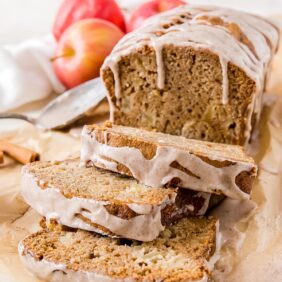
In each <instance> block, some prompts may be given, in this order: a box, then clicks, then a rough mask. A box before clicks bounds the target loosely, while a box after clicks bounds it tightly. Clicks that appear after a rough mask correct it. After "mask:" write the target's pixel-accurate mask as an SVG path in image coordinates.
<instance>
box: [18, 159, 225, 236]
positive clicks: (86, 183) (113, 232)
mask: <svg viewBox="0 0 282 282" xmlns="http://www.w3.org/2000/svg"><path fill="white" fill-rule="evenodd" d="M22 195H23V198H24V199H25V201H26V202H27V203H28V204H29V205H30V206H31V207H32V208H34V209H35V210H36V211H37V212H38V213H40V214H41V215H42V216H44V217H46V218H47V219H55V220H57V221H58V222H59V223H60V224H63V225H66V226H69V227H73V228H81V229H85V230H88V231H95V232H98V233H101V234H104V235H108V236H110V237H123V238H129V239H136V240H140V241H151V240H153V239H155V238H156V237H157V236H158V235H159V233H160V232H161V231H162V230H164V228H165V227H166V226H170V225H172V224H175V223H176V222H177V221H179V220H180V219H182V218H184V217H187V216H189V215H194V216H195V215H203V214H204V213H205V212H206V211H207V209H208V207H209V202H210V194H207V193H197V192H193V191H190V190H187V189H177V188H168V189H163V188H155V187H153V188H150V187H146V186H145V185H142V184H139V183H138V182H137V181H136V180H135V179H133V178H129V177H125V176H122V175H119V174H116V173H111V172H108V171H105V170H102V169H97V168H95V167H90V168H85V167H83V166H81V165H80V162H79V160H67V161H64V162H35V163H31V164H29V165H27V166H26V167H25V168H24V169H23V180H22ZM218 200H220V198H215V199H213V200H212V201H211V202H212V204H213V205H214V204H216V203H215V202H217V201H218Z"/></svg>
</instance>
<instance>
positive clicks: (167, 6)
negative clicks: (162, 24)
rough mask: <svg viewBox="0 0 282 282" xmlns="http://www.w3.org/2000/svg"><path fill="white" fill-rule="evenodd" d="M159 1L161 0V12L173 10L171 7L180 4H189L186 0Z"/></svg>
mask: <svg viewBox="0 0 282 282" xmlns="http://www.w3.org/2000/svg"><path fill="white" fill-rule="evenodd" d="M158 1H159V10H160V12H164V11H167V10H171V9H173V8H176V7H178V6H182V5H185V4H187V3H186V2H184V1H182V0H158Z"/></svg>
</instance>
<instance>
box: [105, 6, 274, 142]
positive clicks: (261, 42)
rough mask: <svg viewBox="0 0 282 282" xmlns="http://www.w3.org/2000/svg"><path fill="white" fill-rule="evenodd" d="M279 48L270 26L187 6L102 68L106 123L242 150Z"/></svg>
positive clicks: (142, 32) (128, 42)
mask: <svg viewBox="0 0 282 282" xmlns="http://www.w3.org/2000/svg"><path fill="white" fill-rule="evenodd" d="M278 40H279V32H278V28H277V27H275V25H274V24H273V23H271V22H270V21H269V20H267V19H264V18H261V17H259V16H255V15H251V14H247V13H244V12H240V11H236V10H231V9H226V8H220V7H213V6H193V5H187V6H183V7H180V8H176V9H174V10H171V11H169V12H166V13H163V14H161V15H158V16H156V17H153V18H151V19H149V20H147V21H146V23H145V24H144V25H143V26H142V27H141V28H139V29H137V30H136V31H134V32H132V33H129V34H127V35H126V36H124V37H123V38H122V40H121V41H120V42H119V43H118V44H117V45H116V46H115V48H114V49H113V51H112V53H111V55H110V56H109V57H108V58H107V59H106V60H105V62H104V65H103V67H102V71H101V76H102V78H103V81H104V84H105V86H106V88H107V92H108V99H109V102H110V111H111V120H112V121H113V122H114V123H116V124H120V125H127V126H133V127H142V128H145V129H155V130H157V131H160V132H165V133H169V134H174V135H183V136H185V137H188V138H193V139H201V140H207V141H212V142H219V143H228V144H238V145H244V144H245V143H247V142H248V141H249V139H250V135H251V131H252V128H253V127H254V125H255V123H256V122H257V120H258V119H259V116H260V112H261V107H262V94H263V91H264V89H265V84H266V81H267V78H268V74H269V70H270V64H271V59H272V57H273V54H274V53H275V52H276V50H277V46H278Z"/></svg>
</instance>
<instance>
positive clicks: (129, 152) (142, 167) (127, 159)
mask: <svg viewBox="0 0 282 282" xmlns="http://www.w3.org/2000/svg"><path fill="white" fill-rule="evenodd" d="M105 157H106V158H107V160H105ZM210 158H211V159H214V160H218V161H225V160H226V159H223V158H219V157H216V158H215V157H214V156H211V157H210ZM81 160H82V161H84V162H87V161H89V160H90V161H92V162H93V163H94V164H95V165H99V163H100V164H103V166H104V167H106V168H107V169H109V170H112V171H115V172H119V171H118V169H117V162H118V163H121V164H123V165H125V166H126V167H127V168H128V169H129V170H130V171H131V173H132V175H133V177H134V178H136V179H138V180H139V181H140V182H142V183H144V184H145V185H148V186H152V187H161V186H164V185H165V184H167V183H169V182H170V181H171V180H172V179H173V178H175V177H177V178H179V179H180V181H181V182H180V183H179V186H180V187H185V188H189V189H191V190H195V191H200V192H206V193H213V192H214V190H215V189H216V190H218V191H220V192H221V193H222V194H224V195H226V196H227V197H230V198H234V199H246V198H249V195H248V194H247V193H245V192H243V191H242V190H241V189H240V188H239V187H238V186H237V185H236V183H235V179H236V176H237V175H238V174H239V173H241V172H242V171H251V170H252V169H254V168H256V165H255V164H254V163H247V162H246V163H244V162H236V161H234V160H232V162H235V164H234V165H230V166H226V167H223V168H217V167H214V166H212V165H210V164H208V163H206V162H204V161H203V160H202V159H200V158H199V157H197V156H196V155H194V154H191V153H189V152H187V151H185V150H181V149H179V148H174V147H173V146H168V145H164V146H161V145H159V146H158V147H157V150H156V154H155V156H154V157H153V158H152V159H150V160H147V159H146V158H145V157H144V156H143V154H142V152H141V151H140V150H139V149H137V148H134V147H112V146H108V145H106V144H101V143H99V142H98V141H97V140H96V138H95V132H92V133H91V134H89V132H88V129H87V127H85V128H84V129H83V131H82V147H81ZM111 160H112V161H111ZM173 161H177V162H178V163H179V164H180V165H182V166H183V167H184V168H187V169H189V170H190V171H191V172H192V173H194V174H195V175H197V176H198V177H194V176H191V175H189V174H187V173H185V172H183V171H181V170H179V169H176V168H173V167H171V166H170V165H171V163H172V162H173Z"/></svg>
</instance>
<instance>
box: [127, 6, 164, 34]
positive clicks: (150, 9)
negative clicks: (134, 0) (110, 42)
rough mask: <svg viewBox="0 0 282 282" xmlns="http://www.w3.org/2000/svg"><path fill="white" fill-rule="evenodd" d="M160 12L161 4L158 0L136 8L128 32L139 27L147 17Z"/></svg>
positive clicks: (128, 24) (129, 22) (128, 25)
mask: <svg viewBox="0 0 282 282" xmlns="http://www.w3.org/2000/svg"><path fill="white" fill-rule="evenodd" d="M158 13H159V4H158V1H157V0H152V1H149V2H146V3H144V4H142V5H141V6H139V7H138V8H137V9H136V10H134V11H133V12H132V14H131V17H130V19H129V21H128V23H127V29H126V30H127V32H130V31H132V30H134V29H136V28H138V27H139V26H140V25H141V24H142V23H143V21H144V20H145V19H147V18H149V17H151V16H154V15H156V14H158Z"/></svg>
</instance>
